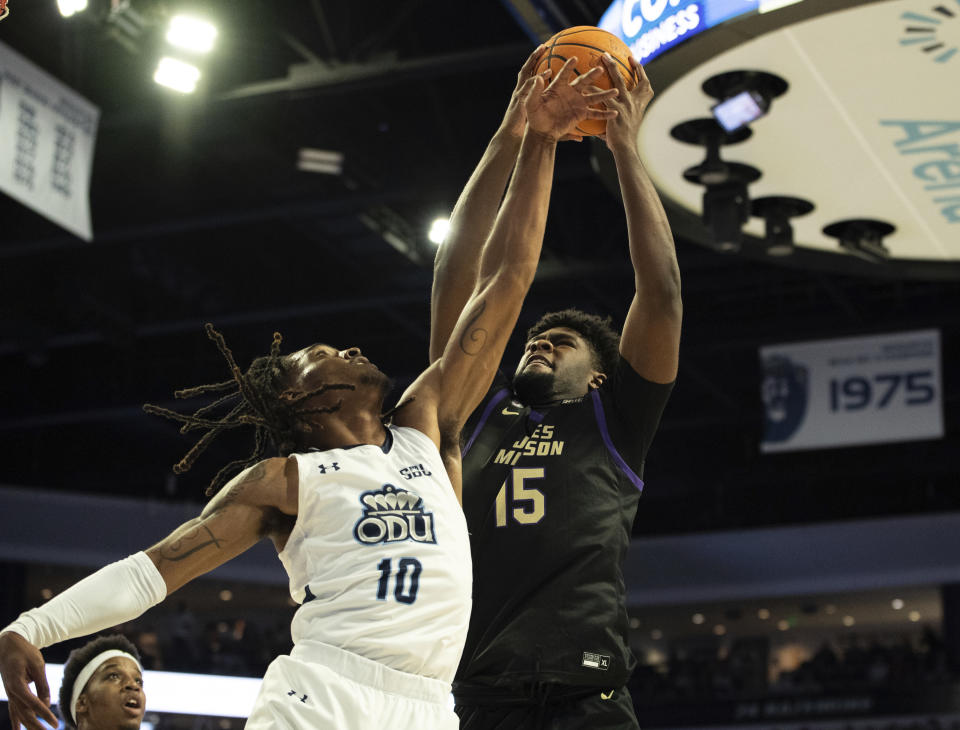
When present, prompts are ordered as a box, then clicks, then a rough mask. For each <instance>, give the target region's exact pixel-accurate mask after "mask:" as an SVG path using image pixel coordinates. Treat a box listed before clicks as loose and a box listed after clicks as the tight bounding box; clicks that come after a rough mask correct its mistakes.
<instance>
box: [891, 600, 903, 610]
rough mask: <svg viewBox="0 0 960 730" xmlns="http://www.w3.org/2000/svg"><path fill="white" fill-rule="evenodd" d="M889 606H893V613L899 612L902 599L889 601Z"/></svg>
mask: <svg viewBox="0 0 960 730" xmlns="http://www.w3.org/2000/svg"><path fill="white" fill-rule="evenodd" d="M890 605H891V606H893V610H894V611H899V610H900V609H902V608H903V599H902V598H894V599H893V600H892V601H890Z"/></svg>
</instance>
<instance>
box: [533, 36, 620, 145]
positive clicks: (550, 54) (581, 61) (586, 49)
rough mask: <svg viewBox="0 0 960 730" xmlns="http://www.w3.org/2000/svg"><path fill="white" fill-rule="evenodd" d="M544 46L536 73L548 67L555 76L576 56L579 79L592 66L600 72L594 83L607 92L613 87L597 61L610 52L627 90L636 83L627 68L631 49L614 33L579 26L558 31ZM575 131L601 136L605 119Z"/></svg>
mask: <svg viewBox="0 0 960 730" xmlns="http://www.w3.org/2000/svg"><path fill="white" fill-rule="evenodd" d="M545 45H546V46H547V52H546V53H545V54H543V58H541V59H540V63H539V64H537V73H541V72H542V71H545V70H546V69H548V68H550V69H553V73H554V74H556V73H558V72H559V71H560V69H561V68H562V67H563V64H564V63H566V61H567V59H568V58H570V57H571V56H576V57H577V65H576V66H575V67H574V70H575V72H576V74H577V75H578V76H579V75H580V74H584V73H586V72H587V71H589V70H590V69H591V68H593V67H594V66H599V67H600V68H601V69H603V73H602V74H599V75H598V76H597V77H596V78H595V79H594V82H593V83H594V85H595V86H598V87H600V88H601V89H610V88H613V82H612V81H611V80H610V75H609V74H608V73H607V68H606V66H604V65H603V61H602V60H600V59H601V57H602V56H603V54H604V53H609V54H610V55H611V56H613V60H614V61H616V63H617V65H618V66H619V67H620V74H621V75H622V76H623V78H624V80H625V81H626V82H627V88H628V89H632V88H633V87H634V86H635V85H636V83H637V79H636V78H635V77H634V74H633V69H632V68H630V56H631V55H632V54H631V53H630V48H629V47H628V46H627V44H626V43H624V42H623V41H622V40H620V39H619V38H617V37H616V36H615V35H613V33H608V32H607V31H605V30H601V29H600V28H595V27H594V26H592V25H578V26H575V27H573V28H567V29H566V30H561V31H560V32H559V33H557V34H556V35H555V36H553V38H551V39H550V40H548V41H547V42H546V44H545ZM601 106H602V104H601ZM577 131H578V132H580V133H581V134H584V135H594V134H603V133H604V132H606V131H607V120H606V119H584V120H583V121H581V122H580V123H579V124H578V125H577Z"/></svg>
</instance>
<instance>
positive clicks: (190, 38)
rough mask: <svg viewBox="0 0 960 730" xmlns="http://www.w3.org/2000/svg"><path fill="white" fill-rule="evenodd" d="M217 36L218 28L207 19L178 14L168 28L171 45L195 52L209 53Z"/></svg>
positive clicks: (168, 38)
mask: <svg viewBox="0 0 960 730" xmlns="http://www.w3.org/2000/svg"><path fill="white" fill-rule="evenodd" d="M216 38H217V29H216V28H215V27H214V26H213V25H211V24H210V23H208V22H207V21H205V20H199V19H197V18H191V17H189V16H187V15H177V16H175V17H174V18H173V19H172V20H171V21H170V27H169V28H168V29H167V42H168V43H170V45H173V46H176V47H177V48H182V49H184V50H185V51H192V52H194V53H209V52H210V51H211V50H213V42H214V41H215V40H216Z"/></svg>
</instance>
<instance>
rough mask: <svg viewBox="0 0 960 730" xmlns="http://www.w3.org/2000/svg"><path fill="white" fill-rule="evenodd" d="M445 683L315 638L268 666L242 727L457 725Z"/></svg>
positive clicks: (341, 729)
mask: <svg viewBox="0 0 960 730" xmlns="http://www.w3.org/2000/svg"><path fill="white" fill-rule="evenodd" d="M459 727H460V723H459V721H458V719H457V716H456V715H455V714H454V712H453V709H452V707H451V703H450V685H449V684H447V683H446V682H442V681H440V680H438V679H431V678H430V677H421V676H419V675H416V674H408V673H407V672H400V671H397V670H396V669H391V668H390V667H387V666H385V665H383V664H380V663H379V662H374V661H371V660H369V659H365V658H363V657H362V656H359V655H357V654H353V653H351V652H348V651H343V650H342V649H338V648H336V647H334V646H330V645H328V644H322V643H320V642H303V643H300V644H297V645H296V646H295V647H294V648H293V651H292V652H291V653H290V656H279V657H277V658H276V659H274V660H273V661H272V662H271V663H270V666H269V667H267V673H266V674H265V675H264V677H263V685H262V686H261V687H260V693H259V694H258V695H257V700H256V702H255V703H254V705H253V711H252V712H251V713H250V717H249V719H248V720H247V724H246V730H268V729H270V730H275V729H283V730H306V729H307V728H317V729H318V730H320V729H325V728H330V729H331V730H334V729H335V730H384V729H385V728H389V730H407V729H409V730H457V729H458V728H459Z"/></svg>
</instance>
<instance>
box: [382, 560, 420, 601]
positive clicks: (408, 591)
mask: <svg viewBox="0 0 960 730" xmlns="http://www.w3.org/2000/svg"><path fill="white" fill-rule="evenodd" d="M377 570H379V571H380V580H378V581H377V600H378V601H385V600H387V588H388V587H389V584H390V574H391V573H392V572H393V561H391V560H390V558H384V559H383V560H381V561H380V564H379V565H377ZM421 570H423V566H422V565H421V564H420V561H419V560H417V559H416V558H400V563H399V566H398V568H397V577H396V583H395V585H394V587H393V597H394V598H396V599H397V602H399V603H413V602H414V601H416V600H417V591H418V590H419V589H420V571H421ZM407 571H410V584H409V586H408V585H407Z"/></svg>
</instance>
